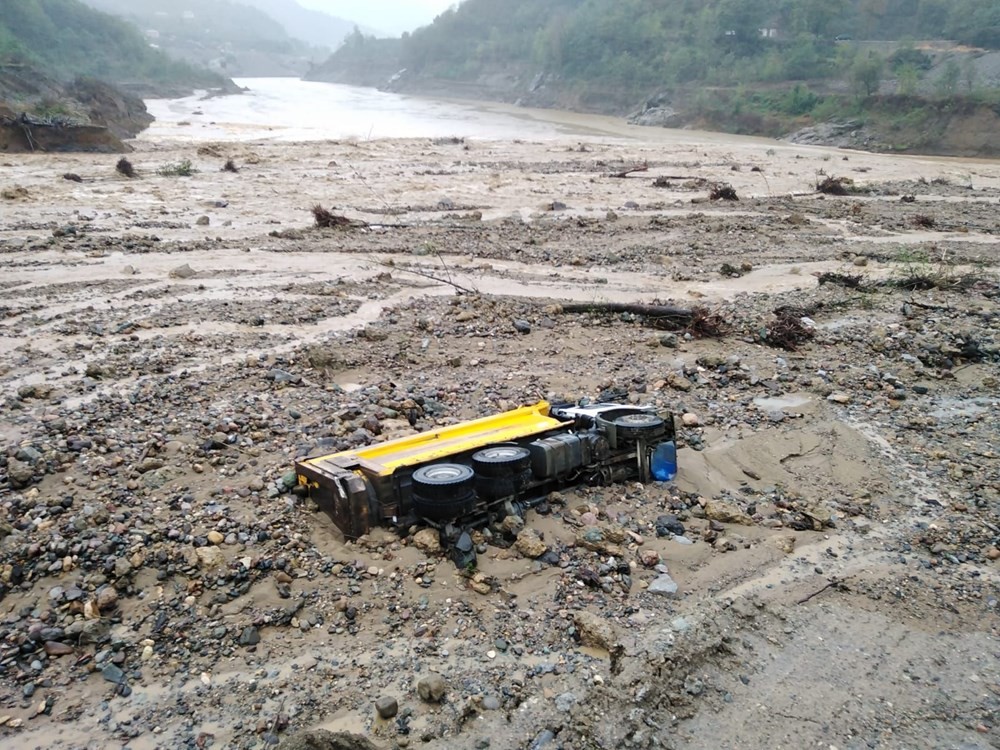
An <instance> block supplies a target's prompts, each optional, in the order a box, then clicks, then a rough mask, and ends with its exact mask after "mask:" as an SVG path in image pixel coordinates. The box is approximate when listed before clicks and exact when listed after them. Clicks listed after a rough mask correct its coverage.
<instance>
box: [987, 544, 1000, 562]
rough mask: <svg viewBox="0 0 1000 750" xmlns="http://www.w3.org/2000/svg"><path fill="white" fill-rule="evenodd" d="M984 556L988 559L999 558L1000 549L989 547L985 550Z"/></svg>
mask: <svg viewBox="0 0 1000 750" xmlns="http://www.w3.org/2000/svg"><path fill="white" fill-rule="evenodd" d="M986 557H987V558H988V559H990V560H1000V549H997V548H996V547H990V548H989V549H988V550H986Z"/></svg>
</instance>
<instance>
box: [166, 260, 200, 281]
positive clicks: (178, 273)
mask: <svg viewBox="0 0 1000 750" xmlns="http://www.w3.org/2000/svg"><path fill="white" fill-rule="evenodd" d="M197 275H198V272H197V271H195V270H194V269H193V268H191V266H189V265H188V264H187V263H185V264H184V265H183V266H178V267H177V268H175V269H174V270H173V271H171V272H170V276H171V277H172V278H175V279H190V278H191V277H192V276H197Z"/></svg>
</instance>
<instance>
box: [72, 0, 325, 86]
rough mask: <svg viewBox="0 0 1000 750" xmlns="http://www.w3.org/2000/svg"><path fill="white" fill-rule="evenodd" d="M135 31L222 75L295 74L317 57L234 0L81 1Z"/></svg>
mask: <svg viewBox="0 0 1000 750" xmlns="http://www.w3.org/2000/svg"><path fill="white" fill-rule="evenodd" d="M83 1H84V2H85V3H87V4H88V5H90V6H91V7H93V8H96V9H97V10H101V11H104V12H106V13H111V14H114V15H116V16H119V17H120V18H123V19H124V20H126V21H129V22H130V23H132V24H134V25H135V26H136V27H138V28H139V29H140V30H141V31H142V33H143V35H144V36H145V38H146V40H147V42H148V44H149V45H151V46H154V47H157V48H160V49H163V50H165V51H166V52H168V53H170V54H171V55H172V56H174V57H178V58H180V59H182V60H187V61H189V62H192V63H196V64H199V65H204V66H207V67H209V68H211V69H213V70H217V71H219V72H221V73H224V74H225V75H227V76H268V75H298V74H300V73H302V72H303V71H305V70H307V69H308V68H309V67H310V64H311V62H312V61H313V59H314V58H316V57H317V56H318V54H317V51H316V50H315V49H314V48H312V47H310V45H308V44H307V43H306V42H304V41H302V40H300V39H297V38H294V37H293V36H291V35H290V34H289V33H288V31H287V30H286V29H285V28H284V27H283V26H282V24H281V23H279V22H278V21H277V20H275V19H274V18H272V17H271V16H269V15H268V14H266V13H264V12H263V11H261V10H259V9H257V8H252V7H250V6H248V5H244V4H242V3H237V2H234V1H233V0H83Z"/></svg>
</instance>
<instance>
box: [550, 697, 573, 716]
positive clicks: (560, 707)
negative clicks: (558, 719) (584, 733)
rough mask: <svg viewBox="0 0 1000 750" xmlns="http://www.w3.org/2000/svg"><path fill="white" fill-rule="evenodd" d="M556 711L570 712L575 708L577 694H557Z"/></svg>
mask: <svg viewBox="0 0 1000 750" xmlns="http://www.w3.org/2000/svg"><path fill="white" fill-rule="evenodd" d="M555 704H556V711H561V712H562V713H569V712H570V711H571V710H573V706H575V705H576V695H574V694H573V693H561V694H560V695H557V696H556V700H555Z"/></svg>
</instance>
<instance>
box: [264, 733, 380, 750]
mask: <svg viewBox="0 0 1000 750" xmlns="http://www.w3.org/2000/svg"><path fill="white" fill-rule="evenodd" d="M279 750H380V748H379V747H378V745H375V744H373V743H372V742H371V741H370V740H369V739H367V738H366V737H362V736H361V735H359V734H350V733H348V732H331V731H329V730H327V729H308V730H306V731H304V732H298V733H297V734H293V735H292V736H291V737H289V738H288V739H286V740H285V741H284V742H282V743H281V746H280V748H279Z"/></svg>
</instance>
